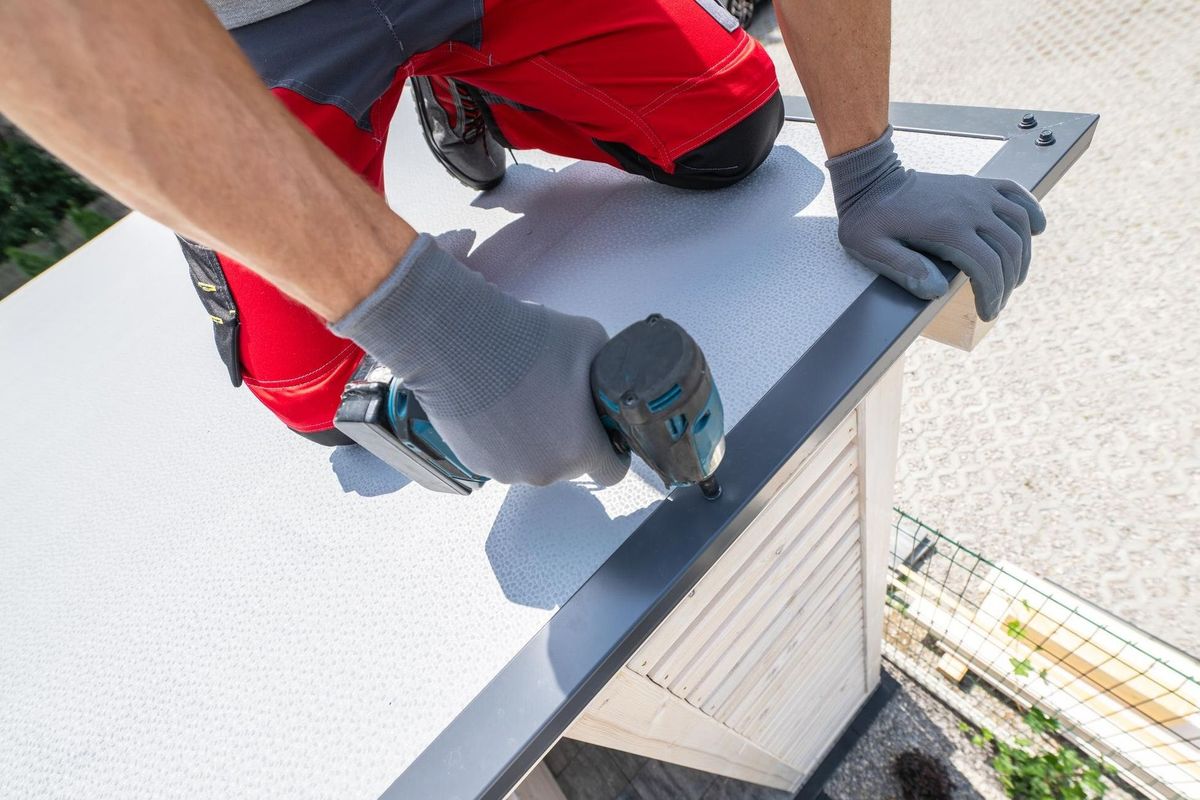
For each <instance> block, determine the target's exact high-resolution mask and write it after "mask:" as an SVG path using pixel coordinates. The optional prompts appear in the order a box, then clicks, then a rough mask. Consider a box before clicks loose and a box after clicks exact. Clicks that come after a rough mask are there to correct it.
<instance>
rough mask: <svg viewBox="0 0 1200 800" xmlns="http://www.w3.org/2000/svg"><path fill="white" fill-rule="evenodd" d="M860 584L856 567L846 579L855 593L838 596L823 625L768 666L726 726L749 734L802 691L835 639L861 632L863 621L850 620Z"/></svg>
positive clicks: (856, 606) (857, 603) (809, 631)
mask: <svg viewBox="0 0 1200 800" xmlns="http://www.w3.org/2000/svg"><path fill="white" fill-rule="evenodd" d="M860 580H861V572H860V570H859V567H858V566H857V565H855V568H854V569H853V570H852V571H851V573H850V576H849V578H848V579H847V583H848V584H849V585H852V586H853V587H854V592H852V593H851V594H850V596H847V597H845V598H844V599H842V598H841V596H840V595H839V600H840V604H839V605H836V606H833V607H831V608H830V610H829V612H828V614H827V616H826V617H825V618H824V619H823V620H821V621H820V622H821V623H823V624H819V625H816V626H814V627H812V628H806V629H805V633H804V635H805V636H807V637H808V638H807V639H800V640H798V641H797V646H796V647H795V648H793V649H792V650H791V651H788V652H785V653H784V654H782V658H781V659H780V660H781V662H782V663H775V664H772V665H771V669H770V670H769V671H768V672H767V674H766V675H764V677H763V679H762V681H761V682H760V683H758V684H756V685H752V686H751V688H750V691H749V692H748V693H747V694H746V696H745V697H744V698H743V699H742V700H741V701H740V702H739V703H738V705H736V706H735V707H733V708H732V709H730V713H729V716H728V718H727V720H726V724H728V725H729V726H731V727H733V728H735V729H737V730H740V731H744V732H748V731H749V730H750V729H751V726H752V725H753V724H754V722H755V721H756V720H760V719H762V718H764V717H766V716H769V715H770V714H771V713H773V712H772V711H771V709H774V708H777V707H779V706H781V705H783V704H785V703H787V702H789V700H790V698H791V697H793V696H794V695H797V694H801V693H802V692H803V691H804V689H805V681H806V680H807V679H808V677H811V675H812V674H813V672H814V670H815V668H816V666H817V665H819V664H820V663H822V661H823V660H824V659H825V657H826V656H827V654H828V652H829V651H830V649H832V648H833V647H834V646H835V645H836V639H837V637H839V636H849V635H850V632H851V631H859V630H861V628H862V619H861V618H859V619H854V618H852V617H853V612H854V609H859V610H860V611H859V613H861V603H862V601H861V598H860V595H859V591H860V590H859V586H858V584H859V581H860ZM806 676H807V677H806Z"/></svg>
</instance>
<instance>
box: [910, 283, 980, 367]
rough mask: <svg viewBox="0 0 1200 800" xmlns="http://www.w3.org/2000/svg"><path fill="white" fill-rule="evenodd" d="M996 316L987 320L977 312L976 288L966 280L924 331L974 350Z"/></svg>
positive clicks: (929, 335)
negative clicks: (974, 290)
mask: <svg viewBox="0 0 1200 800" xmlns="http://www.w3.org/2000/svg"><path fill="white" fill-rule="evenodd" d="M995 324H996V320H992V321H991V322H984V321H983V320H981V319H980V318H979V315H978V314H976V313H975V292H973V291H972V290H971V284H969V283H968V284H965V285H964V286H963V287H962V288H961V289H959V290H958V291H957V292H955V294H954V296H953V297H951V298H950V300H949V301H948V302H947V303H946V305H944V306H942V310H941V311H939V312H938V313H937V316H935V317H934V318H933V319H932V320H931V321H930V322H929V325H928V326H926V328H925V330H923V331H922V332H921V335H922V336H924V337H925V338H927V339H933V340H934V341H935V342H941V343H942V344H948V345H950V346H951V347H957V348H958V349H959V350H966V351H967V352H970V351H971V350H974V349H975V345H977V344H979V342H980V341H981V340H982V339H983V337H984V336H986V335H987V333H988V331H990V330H991V329H992V326H993V325H995Z"/></svg>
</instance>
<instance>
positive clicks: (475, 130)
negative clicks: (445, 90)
mask: <svg viewBox="0 0 1200 800" xmlns="http://www.w3.org/2000/svg"><path fill="white" fill-rule="evenodd" d="M458 93H459V97H458V99H459V103H460V105H461V108H462V116H463V118H462V131H463V132H462V138H463V141H465V142H473V141H475V140H476V139H478V138H479V137H480V136H481V135H483V132H484V130H485V129H486V122H485V120H484V118H483V109H482V108H481V107H480V105H479V103H478V102H477V101H476V99H475V98H474V97H472V96H471V94H470V93H469V92H465V91H463V90H461V89H459V90H458Z"/></svg>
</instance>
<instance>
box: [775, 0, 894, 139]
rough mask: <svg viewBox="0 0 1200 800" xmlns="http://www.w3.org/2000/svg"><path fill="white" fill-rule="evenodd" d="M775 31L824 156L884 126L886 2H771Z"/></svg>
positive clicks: (878, 132)
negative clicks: (808, 107)
mask: <svg viewBox="0 0 1200 800" xmlns="http://www.w3.org/2000/svg"><path fill="white" fill-rule="evenodd" d="M775 13H776V15H777V16H778V18H779V29H780V32H781V33H782V34H783V40H784V42H785V43H786V44H787V48H788V52H789V53H790V54H791V57H792V63H793V64H794V65H795V67H796V74H797V75H798V76H799V77H800V82H801V84H803V85H804V93H805V95H807V97H808V102H809V104H810V105H811V106H812V111H813V116H814V117H815V118H816V120H817V129H818V130H819V131H820V132H821V140H822V141H823V142H824V143H825V152H826V153H827V154H828V155H829V156H831V157H832V156H836V155H840V154H841V153H846V152H849V151H850V150H853V149H855V148H857V147H861V146H863V145H865V144H869V143H871V142H873V141H875V140H876V139H878V138H879V136H880V135H881V134H882V133H883V132H884V130H885V129H886V128H887V124H888V67H889V62H890V59H891V27H892V24H891V23H892V20H891V3H890V0H775Z"/></svg>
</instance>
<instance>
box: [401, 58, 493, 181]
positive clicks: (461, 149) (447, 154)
mask: <svg viewBox="0 0 1200 800" xmlns="http://www.w3.org/2000/svg"><path fill="white" fill-rule="evenodd" d="M438 80H444V81H446V83H447V84H448V85H449V94H450V95H451V96H452V97H453V98H454V112H455V113H454V124H453V125H451V124H450V115H449V114H448V113H446V110H445V109H444V108H442V106H441V104H440V103H439V102H438V99H437V97H436V96H434V93H433V84H432V83H431V81H430V79H429V78H427V77H422V76H413V78H412V81H411V85H412V90H413V98H414V99H415V100H416V105H417V118H418V119H420V120H421V132H422V133H424V134H425V142H426V144H428V145H429V149H430V150H432V151H433V155H434V156H435V157H436V158H437V160H438V161H440V162H441V164H442V166H443V167H445V168H446V171H447V172H449V173H450V174H451V175H453V176H454V177H455V178H458V180H459V181H460V182H461V183H462V184H463V185H464V186H469V187H470V188H472V189H478V190H479V191H485V190H487V189H491V188H494V187H495V186H497V185H499V183H500V181H502V180H504V170H505V167H506V166H507V163H508V156H507V154H506V153H505V152H504V148H503V147H502V146H501V145H500V143H499V142H498V141H497V140H496V137H495V136H493V135H492V132H491V131H490V130H488V125H487V121H486V120H485V119H484V105H483V99H482V98H481V97H480V96H479V91H478V90H477V89H475V88H474V87H472V86H467V85H466V84H463V83H459V82H458V81H455V80H453V79H451V78H440V79H438Z"/></svg>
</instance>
